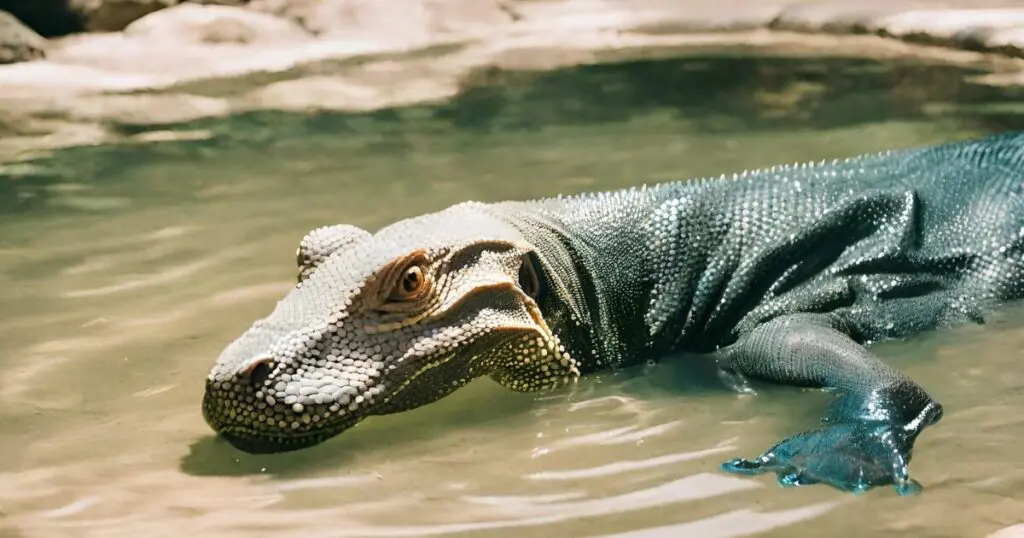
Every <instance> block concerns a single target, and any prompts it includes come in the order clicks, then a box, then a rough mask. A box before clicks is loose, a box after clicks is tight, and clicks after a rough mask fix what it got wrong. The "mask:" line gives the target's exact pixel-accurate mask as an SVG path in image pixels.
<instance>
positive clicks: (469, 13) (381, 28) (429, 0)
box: [248, 0, 515, 47]
mask: <svg viewBox="0 0 1024 538" xmlns="http://www.w3.org/2000/svg"><path fill="white" fill-rule="evenodd" d="M248 8H249V9H253V10H257V11H261V12H264V13H270V14H273V15H277V16H280V17H285V18H288V19H291V20H293V21H295V22H297V23H298V24H300V25H302V26H303V27H304V28H306V29H307V30H308V31H310V32H312V33H314V34H316V35H324V36H331V37H345V38H351V39H358V40H368V41H376V42H384V43H388V44H392V45H399V46H405V47H416V46H424V45H426V44H428V43H430V42H433V41H434V40H436V39H437V38H441V37H448V36H462V37H470V36H482V35H486V34H487V33H489V32H493V31H495V30H499V29H500V28H501V27H503V26H506V25H508V24H510V23H512V22H513V21H514V19H515V15H514V14H513V13H512V12H510V11H509V10H508V9H507V8H506V7H504V6H503V4H502V2H500V1H499V0H252V1H251V2H250V3H249V5H248ZM396 14H400V16H398V15H396Z"/></svg>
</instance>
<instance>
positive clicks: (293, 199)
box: [0, 53, 1024, 538]
mask: <svg viewBox="0 0 1024 538" xmlns="http://www.w3.org/2000/svg"><path fill="white" fill-rule="evenodd" d="M964 75H965V72H964V71H961V70H958V69H955V68H951V67H941V66H936V65H927V64H913V63H907V64H899V65H893V64H878V63H875V62H872V61H866V60H865V61H859V60H858V61H854V60H841V59H817V60H812V59H806V58H792V59H786V58H774V59H773V58H752V57H743V56H735V55H731V54H728V53H721V54H704V55H702V56H700V57H692V58H684V59H677V60H663V61H648V62H633V63H625V64H619V65H605V66H595V67H587V68H579V69H570V70H565V71H559V72H555V73H548V74H539V73H532V74H530V73H489V74H487V76H486V77H483V79H485V80H486V81H487V82H488V84H489V85H481V86H479V87H475V88H473V89H470V90H469V91H467V92H466V93H465V95H464V96H463V97H462V98H460V99H458V100H457V101H455V102H453V103H451V104H447V105H443V106H438V107H426V106H423V107H411V108H403V109H395V110H385V111H380V112H376V113H370V114H358V115H342V114H327V113H322V114H284V113H271V112H263V113H253V114H248V115H242V116H236V117H232V118H227V119H217V120H206V121H201V122H195V123H192V124H188V125H180V126H175V127H173V129H176V130H180V131H191V130H205V131H208V132H209V133H210V135H211V137H210V138H208V139H204V140H192V141H183V142H166V143H152V144H125V145H118V146H105V147H92V148H79V149H71V150H65V151H61V152H58V153H56V154H55V155H54V156H53V157H52V158H48V159H42V160H39V161H36V162H33V163H28V164H24V163H23V164H18V165H16V166H9V167H7V168H5V169H4V170H5V171H4V172H3V173H4V177H2V178H0V230H2V234H0V266H2V267H3V268H4V271H3V272H2V273H0V279H2V280H0V314H2V315H0V364H2V367H3V368H2V370H0V372H2V373H0V443H2V455H3V457H2V458H0V536H2V537H5V538H6V537H21V536H24V537H63V536H74V537H108V536H110V537H119V536H131V537H137V536H146V537H163V536H203V537H236V536H239V537H241V536H246V537H248V536H264V535H266V536H271V535H272V536H275V537H278V538H286V537H292V536H294V537H300V536H301V537H308V536H326V537H349V536H353V537H354V536H460V537H462V536H481V537H495V538H496V537H518V536H538V537H557V538H567V537H585V536H600V537H612V536H614V537H620V538H621V537H630V538H637V537H643V538H648V537H663V536H666V537H667V536H671V537H678V536H699V537H726V536H746V535H752V534H758V533H759V534H758V535H759V536H787V537H803V536H820V535H822V534H823V533H825V534H836V535H860V534H870V535H874V536H897V535H904V534H909V535H913V536H957V537H960V536H985V535H987V534H988V533H991V532H994V531H996V530H998V529H1002V528H1006V527H1009V526H1011V525H1015V524H1020V523H1024V519H1022V518H1024V469H1022V468H1021V466H1020V464H1019V461H1020V460H1019V458H1018V454H1019V452H1018V446H1019V445H1018V440H1019V439H1021V438H1022V436H1024V418H1021V416H1020V413H1019V409H1020V408H1021V406H1022V405H1024V388H1022V387H1024V370H1022V369H1021V368H1020V366H1019V365H1020V362H1019V354H1020V349H1021V348H1022V347H1024V323H1022V322H1021V320H1022V319H1024V317H1022V316H1021V315H1020V313H1019V312H1017V311H1016V310H1008V311H1007V312H1005V313H1003V314H1002V315H1000V316H999V317H998V319H996V320H995V321H993V322H992V323H989V324H987V325H985V326H983V327H964V328H962V329H958V330H956V331H949V332H944V333H937V334H929V335H924V336H922V337H920V338H915V339H912V340H910V341H906V342H899V343H890V344H886V345H884V346H880V347H879V348H878V351H879V353H881V354H882V355H884V356H885V357H887V358H889V359H891V360H892V362H893V363H894V364H896V365H897V366H898V367H900V368H901V369H903V370H905V371H906V372H908V373H909V374H910V375H911V376H912V377H914V378H915V379H917V380H918V381H919V382H921V383H922V384H923V385H924V386H925V387H926V388H927V389H928V390H930V391H931V392H932V394H934V395H935V396H936V397H937V398H938V399H939V400H940V401H942V402H943V404H944V405H945V406H946V416H945V418H944V419H943V421H942V422H941V424H940V425H939V426H938V427H935V428H931V429H929V430H928V431H927V432H926V434H925V435H924V436H923V437H922V438H921V439H920V441H919V442H918V444H917V453H916V459H915V460H914V462H913V465H912V474H913V476H915V477H917V478H918V479H919V480H921V481H922V482H923V483H924V484H925V485H926V490H925V493H924V494H923V495H922V496H920V497H917V498H913V499H905V498H898V497H897V496H896V495H895V494H894V493H893V492H892V491H891V490H890V489H883V490H877V491H874V492H872V493H870V494H868V495H864V496H859V497H853V496H849V495H845V494H842V493H839V492H836V491H833V490H831V489H827V488H824V487H811V488H801V489H796V490H781V489H779V488H777V487H776V486H775V485H774V483H773V482H772V481H771V480H770V479H768V478H764V479H739V478H736V477H732V476H726V475H723V474H720V473H719V472H718V471H717V465H718V463H719V462H720V461H722V460H725V459H728V458H731V457H734V456H737V455H745V456H753V455H756V454H757V453H759V452H760V451H761V450H763V449H764V448H766V447H768V446H769V445H770V444H772V443H774V442H776V441H778V440H779V439H781V438H782V436H784V435H788V434H791V433H795V432H796V431H798V430H799V429H802V428H805V427H807V426H809V425H811V424H813V423H814V420H815V419H816V416H817V415H818V413H819V412H820V411H821V409H822V407H821V406H822V405H823V404H824V403H825V401H826V400H825V398H824V396H823V395H822V394H820V393H814V392H804V391H799V390H791V389H780V390H770V391H766V392H763V393H762V394H760V395H758V396H754V397H751V396H742V395H737V394H734V393H730V392H727V391H724V390H721V389H720V388H716V387H713V386H710V385H709V384H707V383H704V382H702V381H701V378H700V377H699V376H695V375H694V372H691V371H688V369H687V367H685V366H683V365H682V364H681V363H679V362H676V363H672V362H671V361H670V362H663V363H661V364H659V365H658V366H648V367H643V368H636V369H633V370H629V371H625V372H618V373H614V374H607V373H606V374H602V375H594V376H591V377H588V378H585V379H584V380H582V381H581V382H580V383H579V384H578V386H576V387H575V388H573V389H572V390H566V391H562V392H558V393H555V394H548V395H539V396H538V395H521V394H514V393H511V392H509V391H505V390H503V389H501V388H500V387H498V386H496V385H495V384H494V383H492V382H490V381H489V380H480V381H477V382H475V383H473V384H471V385H470V386H469V387H467V388H465V389H463V390H461V391H459V392H458V393H456V394H455V395H453V396H451V397H449V398H447V399H445V400H443V401H441V402H439V403H437V404H434V405H430V406H427V407H424V408H420V409H418V410H416V411H413V412H409V413H405V414H401V415H396V416H390V417H380V418H373V419H371V420H368V421H366V422H364V423H363V424H362V425H360V426H359V427H358V428H356V429H355V430H352V431H350V432H348V433H347V434H345V435H342V436H341V437H339V438H336V439H334V440H333V441H331V442H328V443H326V444H324V445H321V446H318V447H315V448H313V449H309V450H306V451H302V452H296V453H291V454H285V455H277V456H261V457H257V456H249V455H246V454H242V453H239V452H237V451H234V450H233V449H231V448H230V447H229V446H228V445H226V444H225V443H221V442H217V441H215V440H214V439H213V438H212V436H211V432H210V431H209V429H208V428H207V426H206V425H205V424H204V423H203V420H202V418H201V416H200V411H199V404H200V399H201V396H202V388H203V380H204V377H205V375H206V372H207V370H208V368H209V367H210V365H211V363H212V361H213V360H214V358H215V357H216V356H217V354H218V353H219V351H220V350H221V348H222V347H223V346H224V345H226V344H227V343H228V342H229V341H231V340H232V339H233V338H234V337H235V336H237V335H238V334H239V333H240V332H241V331H243V330H244V329H245V328H246V327H247V326H248V325H249V324H250V323H251V321H252V320H253V319H255V318H257V317H259V316H262V315H264V314H265V313H266V312H267V311H268V310H269V309H270V308H271V307H272V305H273V304H274V302H275V301H276V300H277V299H278V298H279V297H280V296H282V295H283V294H284V293H285V292H286V290H287V289H288V288H289V287H290V286H291V284H292V282H293V281H294V274H295V267H294V266H293V263H294V262H293V260H294V250H295V246H296V243H297V241H298V239H299V238H300V237H301V236H302V235H303V233H304V232H305V231H306V230H308V229H309V228H312V227H314V226H319V225H323V224H328V223H335V222H348V223H351V224H355V225H359V226H362V227H365V228H369V229H374V228H376V227H379V226H381V225H384V224H387V223H389V222H392V221H394V220H396V219H400V218H403V217H407V216H411V215H415V214H420V213H424V212H428V211H432V210H437V209H440V208H443V207H446V206H448V205H450V204H453V203H457V202H460V201H464V200H467V199H477V200H485V201H493V200H502V199H509V198H529V197H536V196H545V195H553V194H556V193H574V192H580V191H584V190H594V189H611V188H618V187H624V186H630V185H636V184H640V183H644V182H657V181H664V180H670V179H676V178H685V177H689V176H697V175H709V174H718V173H721V172H726V171H733V170H738V169H741V168H744V167H750V166H762V165H769V164H774V163H780V162H787V161H796V160H806V159H820V158H832V157H841V156H845V155H851V154H855V153H859V152H862V151H872V150H880V149H886V148H894V147H906V146H912V145H920V144H929V143H936V142H942V141H948V140H956V139H963V138H969V137H974V136H981V135H983V134H986V133H990V132H998V131H1002V130H1006V129H1019V128H1022V127H1024V116H1022V115H1021V114H1020V112H1021V111H1020V110H1018V109H1016V108H1015V106H1014V105H1013V103H1014V102H1015V101H1017V100H1019V98H1020V91H1019V90H1018V91H1015V90H1010V89H992V88H986V87H982V86H978V85H976V84H972V83H969V82H966V81H965V78H964ZM125 129H128V128H127V127H125Z"/></svg>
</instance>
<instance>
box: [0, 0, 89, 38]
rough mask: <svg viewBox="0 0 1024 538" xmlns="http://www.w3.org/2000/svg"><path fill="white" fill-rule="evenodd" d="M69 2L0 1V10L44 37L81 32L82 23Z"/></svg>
mask: <svg viewBox="0 0 1024 538" xmlns="http://www.w3.org/2000/svg"><path fill="white" fill-rule="evenodd" d="M69 1H70V0H0V10H3V11H7V12H9V13H10V14H11V15H14V16H15V17H17V18H18V20H20V21H21V22H23V23H25V25H26V26H28V27H29V28H32V29H33V30H35V31H36V32H38V33H39V34H41V35H43V36H46V37H55V36H62V35H67V34H70V33H72V32H79V31H81V30H82V29H83V28H84V27H85V26H84V21H83V20H82V16H81V14H80V13H78V12H76V11H75V10H74V9H73V8H72V7H71V6H70V5H69Z"/></svg>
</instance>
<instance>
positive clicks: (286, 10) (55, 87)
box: [0, 0, 1024, 160]
mask: <svg viewBox="0 0 1024 538" xmlns="http://www.w3.org/2000/svg"><path fill="white" fill-rule="evenodd" d="M339 2H340V0H339ZM335 3H336V4H337V3H338V2H335ZM352 4H354V3H353V2H351V1H349V2H348V3H347V4H346V5H347V7H346V9H345V10H344V11H337V12H331V11H329V10H328V11H323V10H324V9H327V8H329V7H330V6H331V5H333V4H332V2H331V0H327V1H326V2H321V4H318V5H319V6H320V7H319V9H320V10H321V11H317V10H315V9H313V8H310V7H308V6H309V5H312V2H311V0H254V1H253V2H252V3H251V4H249V5H248V6H244V7H243V6H224V5H200V4H179V5H177V6H174V7H170V8H167V9H162V10H160V11H156V12H153V13H150V14H148V15H145V16H143V17H142V18H140V19H138V20H135V21H134V22H132V23H131V24H129V25H128V26H127V27H126V28H125V29H124V30H123V31H118V32H105V33H84V34H77V35H71V36H67V37H63V38H58V39H53V40H50V41H49V43H48V48H47V51H46V58H45V59H42V60H35V61H29V62H23V63H14V64H7V65H2V66H0V159H3V160H12V159H14V160H17V159H23V158H28V157H32V156H35V155H38V152H39V151H43V150H47V149H52V148H57V147H64V146H71V145H80V144H95V143H104V142H108V141H113V140H117V139H123V137H122V136H121V135H118V134H115V133H114V131H113V130H112V129H110V128H109V126H110V125H114V124H119V123H120V124H125V123H127V124H135V125H148V126H151V127H152V130H151V131H150V132H146V133H142V134H140V135H135V137H136V139H138V140H142V141H147V140H159V139H164V138H165V137H167V136H171V135H168V134H167V133H165V132H162V131H160V128H159V125H160V124H166V123H174V122H180V121H187V120H190V119H196V118H201V117H209V116H217V115H225V114H230V113H236V112H241V111H246V110H252V109H286V110H309V109H331V110H368V109H375V108H380V107H386V106H394V105H400V104H407V103H416V102H428V101H440V100H445V99H448V98H450V97H451V96H453V95H455V94H456V93H457V92H458V91H459V88H461V87H464V86H465V85H466V81H467V80H472V79H473V77H474V76H475V75H474V74H475V73H478V72H479V71H480V70H481V69H483V68H488V67H501V68H517V69H553V68H557V67H563V66H568V65H573V64H581V63H592V62H600V61H609V60H612V59H616V58H629V57H633V56H637V55H640V54H643V55H644V56H651V55H652V54H663V55H677V54H680V53H682V52H684V51H687V50H692V49H694V48H707V47H719V46H753V47H757V48H758V49H759V50H762V51H765V52H767V53H784V54H812V55H813V54H825V53H828V54H841V55H851V56H871V57H925V58H929V59H932V60H935V61H941V62H951V63H957V64H971V65H979V64H980V65H984V66H985V67H988V68H990V69H991V71H993V74H992V75H989V76H988V77H986V82H988V83H991V84H1024V0H948V1H937V0H930V1H929V0H916V1H915V0H887V1H878V0H859V1H858V2H849V1H840V0H831V1H827V0H818V1H799V2H798V1H793V0H789V1H780V0H716V1H706V0H701V1H693V2H678V1H673V0H507V1H499V0H379V1H377V2H372V3H371V2H362V3H358V6H356V7H354V8H353V7H352ZM296 6H298V7H296ZM303 6H305V9H299V8H301V7H303ZM324 6H327V7H324ZM339 9H340V8H339ZM396 13H400V14H401V15H402V16H395V14H396ZM173 136H183V135H182V134H180V133H178V134H175V135H173ZM194 136H202V134H201V133H196V134H194Z"/></svg>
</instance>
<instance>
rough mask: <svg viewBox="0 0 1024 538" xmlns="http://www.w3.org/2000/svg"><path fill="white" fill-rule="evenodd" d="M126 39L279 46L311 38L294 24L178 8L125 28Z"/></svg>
mask: <svg viewBox="0 0 1024 538" xmlns="http://www.w3.org/2000/svg"><path fill="white" fill-rule="evenodd" d="M124 33H125V35H126V36H128V37H133V38H145V39H160V40H164V41H178V42H190V43H209V44H219V43H235V44H249V43H282V42H290V41H300V40H305V39H309V38H311V37H312V36H311V35H310V34H309V33H308V32H307V31H306V30H305V29H303V28H302V27H301V26H299V24H298V23H296V22H293V21H290V20H286V19H282V18H279V17H275V16H273V15H269V14H267V13H260V12H256V11H250V10H247V9H243V8H241V7H231V6H224V5H200V4H197V3H186V4H178V5H177V6H174V7H172V8H168V9H165V10H162V11H158V12H155V13H151V14H149V15H146V16H145V17H142V18H141V19H139V20H137V21H135V22H133V23H132V24H130V25H128V27H127V28H125V30H124Z"/></svg>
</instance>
